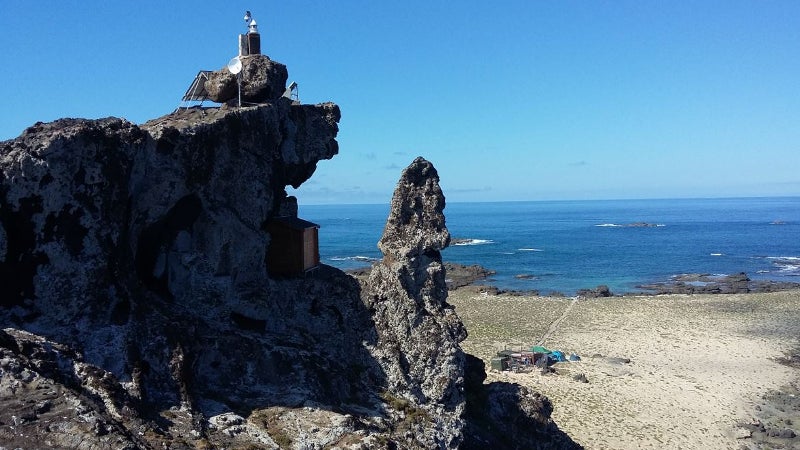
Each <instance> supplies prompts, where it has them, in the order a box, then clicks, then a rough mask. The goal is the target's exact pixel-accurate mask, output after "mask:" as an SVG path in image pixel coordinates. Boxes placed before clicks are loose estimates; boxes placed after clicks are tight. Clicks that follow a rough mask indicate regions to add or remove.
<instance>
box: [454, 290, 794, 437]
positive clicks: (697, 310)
mask: <svg viewBox="0 0 800 450" xmlns="http://www.w3.org/2000/svg"><path fill="white" fill-rule="evenodd" d="M449 301H450V303H452V304H453V305H454V306H455V307H456V311H457V312H458V314H459V316H460V317H461V318H462V320H463V321H464V323H465V324H466V327H467V331H468V332H469V337H468V338H467V340H466V341H465V342H463V343H462V347H463V348H464V349H465V351H467V352H468V353H471V354H474V355H476V356H478V357H480V358H481V359H483V360H484V362H486V364H487V368H488V366H489V360H490V358H491V357H492V356H494V354H495V352H496V351H497V350H501V349H503V348H511V349H521V348H526V347H530V346H531V345H534V344H541V345H544V346H546V347H548V348H549V349H558V350H562V351H564V352H565V353H566V354H567V355H569V354H570V353H575V354H577V355H579V356H580V357H581V360H580V361H578V362H563V363H557V364H555V365H554V366H553V367H554V368H555V372H554V373H550V374H547V375H542V373H541V371H540V370H538V369H534V370H531V371H528V372H522V373H512V372H499V371H489V378H488V380H487V381H493V380H502V381H513V382H517V383H520V384H523V385H526V386H529V387H531V388H533V389H534V390H537V391H539V392H541V393H543V394H545V395H547V396H548V397H549V398H550V399H551V400H552V402H553V405H554V412H553V418H554V420H555V421H556V423H557V424H558V426H559V427H560V428H561V429H562V430H564V431H565V432H566V433H567V434H569V435H570V436H571V437H572V438H573V439H574V440H575V441H576V442H578V443H580V444H581V445H583V446H584V447H585V448H587V449H639V448H653V449H727V448H730V449H743V448H753V449H755V448H790V449H791V448H800V437H794V436H793V435H795V434H800V406H798V392H797V388H798V380H800V367H798V364H797V361H796V359H795V363H794V365H792V364H786V361H785V360H783V361H782V360H781V358H786V357H787V355H792V354H796V352H797V349H798V348H800V291H787V292H778V293H760V294H730V295H727V294H726V295H666V296H645V297H612V298H599V299H572V298H547V297H521V296H511V295H491V294H482V293H480V292H478V291H477V290H476V289H475V288H462V289H458V290H456V291H453V292H451V294H450V297H449ZM795 358H796V357H795ZM628 360H629V362H626V361H628ZM577 374H583V375H585V377H586V380H588V383H584V382H580V381H576V380H575V379H574V377H575V375H577Z"/></svg>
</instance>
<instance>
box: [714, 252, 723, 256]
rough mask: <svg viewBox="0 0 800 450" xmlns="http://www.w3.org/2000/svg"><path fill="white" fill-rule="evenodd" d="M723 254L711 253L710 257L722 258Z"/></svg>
mask: <svg viewBox="0 0 800 450" xmlns="http://www.w3.org/2000/svg"><path fill="white" fill-rule="evenodd" d="M722 255H724V253H711V256H722Z"/></svg>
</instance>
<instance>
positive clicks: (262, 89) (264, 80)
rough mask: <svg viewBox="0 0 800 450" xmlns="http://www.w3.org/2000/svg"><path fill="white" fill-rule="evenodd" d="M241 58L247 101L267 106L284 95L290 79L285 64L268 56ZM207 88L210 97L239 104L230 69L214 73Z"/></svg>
mask: <svg viewBox="0 0 800 450" xmlns="http://www.w3.org/2000/svg"><path fill="white" fill-rule="evenodd" d="M239 59H240V60H241V61H242V71H241V73H240V77H241V89H242V101H243V102H248V103H266V102H270V101H273V100H277V99H278V98H279V97H280V96H281V95H283V93H284V91H285V90H286V80H287V79H288V78H289V72H288V71H287V70H286V66H285V65H283V64H281V63H279V62H275V61H272V60H271V59H269V57H268V56H267V55H249V56H240V57H239ZM205 88H206V91H208V94H209V98H211V100H213V101H215V102H217V103H226V102H229V101H233V100H237V101H238V96H239V91H238V87H237V82H236V75H233V74H232V73H231V72H230V71H229V70H228V68H227V67H225V68H222V69H220V70H217V71H216V72H212V73H211V74H210V76H209V78H208V80H207V81H206V82H205Z"/></svg>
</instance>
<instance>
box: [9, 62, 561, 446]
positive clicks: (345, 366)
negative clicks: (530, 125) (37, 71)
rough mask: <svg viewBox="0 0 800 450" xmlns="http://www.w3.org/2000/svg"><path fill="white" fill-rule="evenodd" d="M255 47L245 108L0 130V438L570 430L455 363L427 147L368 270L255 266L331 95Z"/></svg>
mask: <svg viewBox="0 0 800 450" xmlns="http://www.w3.org/2000/svg"><path fill="white" fill-rule="evenodd" d="M251 59H252V60H253V61H255V62H253V64H252V66H253V67H257V68H258V69H257V70H256V69H253V70H254V71H255V72H258V73H260V74H261V75H260V78H259V79H260V80H261V81H259V83H258V84H259V85H260V86H261V88H259V89H260V90H259V89H255V88H254V92H256V91H257V92H259V93H257V94H253V96H249V95H250V94H248V97H247V98H248V102H254V103H257V104H254V105H250V106H245V107H242V108H234V107H233V106H232V104H231V105H222V106H221V107H219V108H190V109H187V110H179V111H176V112H175V113H172V114H169V115H166V116H164V117H161V118H158V119H155V120H152V121H150V122H147V123H145V124H143V125H136V124H133V123H130V122H128V121H126V120H124V119H117V118H107V119H100V120H85V119H62V120H57V121H55V122H51V123H37V124H35V125H34V126H32V127H30V128H29V129H27V130H25V132H24V133H23V134H22V135H21V136H20V137H18V138H17V139H14V140H10V141H5V142H1V143H0V442H1V443H2V444H3V445H4V446H5V447H8V448H16V447H22V448H85V449H94V448H120V449H125V448H127V449H139V448H144V449H147V448H153V449H155V448H175V449H177V448H353V449H355V448H456V447H459V446H461V447H467V448H476V447H478V446H489V447H491V446H493V445H494V446H495V448H500V447H497V445H500V446H506V447H507V448H515V447H516V448H574V447H576V446H575V444H574V443H572V441H571V440H570V439H569V438H568V437H567V436H566V435H564V434H563V433H561V432H560V431H559V430H558V429H557V428H556V427H555V425H554V424H553V423H552V421H551V420H550V418H549V412H550V409H549V408H550V407H549V403H548V402H546V399H543V398H541V397H538V396H536V395H534V394H531V393H528V392H527V391H524V390H522V389H520V388H519V387H518V386H517V387H515V385H506V384H502V385H501V384H493V385H485V384H483V383H482V380H483V379H482V378H481V374H483V375H482V376H483V377H485V371H484V369H483V367H479V366H476V364H475V363H473V364H472V365H470V364H468V363H467V362H465V361H466V359H465V358H466V357H465V355H464V353H463V352H462V351H461V349H460V346H459V342H460V341H461V340H463V339H464V338H465V337H466V331H465V329H464V326H463V324H462V323H461V321H460V320H459V318H458V316H457V315H456V314H455V312H454V310H453V308H452V307H451V306H449V305H448V304H447V302H446V298H447V288H446V284H445V269H444V267H443V265H442V262H441V256H440V251H441V250H442V249H443V248H444V247H446V246H447V245H448V242H449V239H450V235H449V232H448V231H447V228H446V226H445V218H444V214H443V209H444V205H445V201H444V195H443V194H442V191H441V189H440V187H439V185H438V175H437V173H436V170H435V169H434V168H433V166H432V165H431V164H430V163H429V162H427V161H425V160H424V159H417V160H415V161H414V162H413V163H412V164H411V166H409V167H408V168H407V169H406V170H405V171H404V172H403V175H402V177H401V179H400V182H399V183H398V188H397V191H396V192H395V195H394V198H393V200H392V208H391V213H390V216H389V220H388V222H387V225H386V229H385V230H384V235H383V237H382V238H381V241H380V243H379V246H380V248H381V250H382V251H383V253H384V259H383V261H382V262H381V263H379V264H378V265H377V266H376V267H375V268H374V269H373V271H372V273H371V274H370V276H369V279H368V281H366V282H364V283H363V284H362V283H359V282H358V281H356V280H355V279H354V278H353V277H351V276H349V275H347V274H345V273H343V272H341V271H339V270H337V269H335V268H332V267H329V266H326V265H321V266H320V267H319V268H318V269H316V270H314V271H313V272H311V273H308V274H306V275H299V276H291V277H287V276H280V277H279V276H273V275H270V270H269V269H270V267H269V264H270V263H269V260H268V257H267V254H268V249H269V246H270V244H271V241H272V239H273V237H272V236H271V235H270V233H269V232H268V231H267V228H268V227H267V224H268V223H269V222H270V221H271V220H272V219H274V218H276V217H279V216H289V217H296V215H297V201H296V199H295V198H293V197H290V196H288V195H287V194H286V190H285V188H286V186H288V185H291V186H294V187H298V186H300V185H301V184H302V183H304V182H305V181H307V180H308V179H309V178H310V177H311V176H312V175H313V174H314V171H315V170H316V166H317V163H318V162H319V161H321V160H325V159H330V158H332V157H333V156H335V155H336V154H337V153H338V150H339V149H338V144H337V142H336V140H335V138H336V134H337V132H338V122H339V119H340V112H339V108H338V107H337V106H336V105H335V104H332V103H322V104H318V105H298V104H293V103H292V102H291V101H290V100H289V99H287V98H283V97H281V96H280V95H276V93H280V92H283V90H284V89H285V86H284V85H285V82H286V77H285V67H283V69H280V67H282V65H278V63H274V62H271V61H269V59H268V58H266V59H265V58H251ZM245 67H249V65H248V63H246V64H245ZM247 70H250V69H247ZM247 73H249V72H247ZM276 74H277V75H276ZM253 77H254V78H257V77H255V75H254V76H253ZM212 79H213V77H212ZM216 82H217V81H215V83H216ZM224 83H227V81H224V80H222V81H219V84H220V86H222V85H224ZM225 89H227V88H225V87H224V86H222V87H221V88H220V89H219V91H220V92H224V91H225ZM218 100H219V101H221V102H229V103H230V101H231V100H232V97H231V94H230V92H228V93H227V94H224V93H223V94H220V97H218ZM308 219H310V220H313V218H308ZM467 367H471V369H469V370H470V373H472V375H470V376H468V375H467V372H465V370H466V369H465V368H467ZM470 377H471V378H470ZM469 379H472V380H473V382H472V383H471V384H470V383H469V382H468V381H469ZM475 379H478V380H480V381H479V382H474V380H475ZM476 420H479V421H480V422H479V423H475V421H476ZM500 422H502V423H500ZM509 430H512V431H513V432H514V433H515V435H514V437H513V439H511V440H509V439H510V438H509V436H508V432H509ZM509 445H510V447H508V446H509Z"/></svg>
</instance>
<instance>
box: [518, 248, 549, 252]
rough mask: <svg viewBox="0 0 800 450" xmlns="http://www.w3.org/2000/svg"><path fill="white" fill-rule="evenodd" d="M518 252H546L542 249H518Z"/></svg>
mask: <svg viewBox="0 0 800 450" xmlns="http://www.w3.org/2000/svg"><path fill="white" fill-rule="evenodd" d="M517 250H519V251H521V252H543V251H544V250H542V249H540V248H518V249H517Z"/></svg>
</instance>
